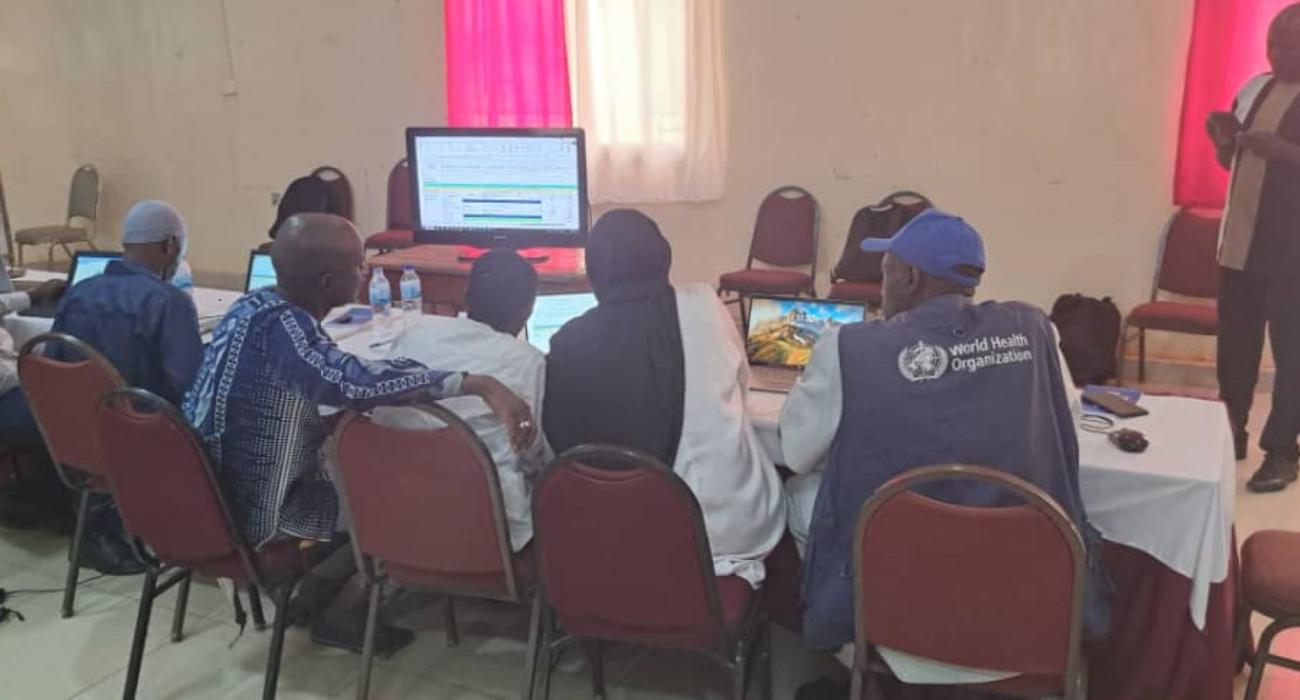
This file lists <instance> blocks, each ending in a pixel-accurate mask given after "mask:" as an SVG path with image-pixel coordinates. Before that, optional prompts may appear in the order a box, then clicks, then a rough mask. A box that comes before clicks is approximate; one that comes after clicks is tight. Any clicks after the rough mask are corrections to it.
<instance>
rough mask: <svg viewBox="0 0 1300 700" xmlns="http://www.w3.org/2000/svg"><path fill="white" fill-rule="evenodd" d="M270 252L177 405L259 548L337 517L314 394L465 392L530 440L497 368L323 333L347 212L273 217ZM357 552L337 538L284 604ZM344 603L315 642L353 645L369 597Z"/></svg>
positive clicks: (344, 279) (335, 301)
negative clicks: (276, 221)
mask: <svg viewBox="0 0 1300 700" xmlns="http://www.w3.org/2000/svg"><path fill="white" fill-rule="evenodd" d="M271 255H272V260H273V262H274V264H275V272H276V277H277V284H276V286H275V287H271V288H267V289H261V290H258V291H254V292H251V293H249V294H246V295H244V296H243V297H242V298H240V299H239V300H238V301H236V302H235V304H234V305H233V306H232V307H231V308H230V311H229V312H228V313H227V314H226V317H225V318H224V319H222V321H221V324H220V325H219V326H218V327H217V329H216V333H215V334H214V336H213V339H212V343H211V344H210V345H209V346H208V348H207V351H206V354H205V356H204V359H203V366H202V368H201V369H200V370H199V376H198V378H197V379H196V380H195V383H194V387H193V388H192V389H191V390H190V392H189V394H187V395H186V398H185V414H186V416H187V417H188V418H189V420H190V422H191V423H192V424H193V425H194V426H195V427H196V428H197V429H198V431H199V433H200V434H201V435H202V436H203V439H204V441H205V443H206V445H207V448H208V450H209V452H210V453H211V455H212V458H213V462H214V463H215V464H216V468H217V470H218V473H219V475H220V478H221V479H222V481H223V482H224V485H225V487H226V492H227V494H228V495H229V497H230V498H231V500H232V508H233V510H234V516H235V518H236V520H238V521H239V525H240V527H241V529H242V530H243V533H244V536H245V537H246V538H247V539H248V541H249V542H250V544H252V545H253V546H254V547H255V548H256V547H261V546H263V545H265V544H266V543H267V542H269V541H271V540H273V539H276V538H281V537H295V538H301V539H307V540H330V539H333V538H334V534H335V532H336V531H337V530H338V528H339V505H338V500H337V497H336V495H335V492H334V487H333V485H332V484H331V483H330V481H329V478H328V476H327V474H326V471H325V469H324V460H325V457H324V455H323V451H324V447H325V443H326V440H327V439H328V437H329V435H330V431H331V429H332V428H333V421H332V420H331V419H330V418H328V417H324V416H322V415H321V412H320V408H321V407H322V406H329V407H337V408H346V409H357V410H368V409H370V408H373V407H375V406H380V405H393V404H401V403H406V402H409V401H411V400H415V399H419V398H435V399H439V398H445V397H449V396H458V395H463V394H467V395H474V396H478V397H479V398H481V399H483V400H484V401H485V402H486V403H487V405H488V406H489V407H490V408H491V409H492V412H493V413H495V414H496V415H497V416H498V417H499V418H500V419H501V420H502V421H503V422H504V423H505V424H506V426H507V427H508V428H509V430H510V433H511V439H512V444H513V445H514V446H515V448H516V449H518V448H519V447H520V446H524V445H529V444H531V443H532V441H533V438H534V436H535V434H536V427H535V426H534V422H533V418H532V415H531V413H530V411H529V409H528V406H527V404H525V403H524V402H523V401H521V400H520V399H519V398H518V397H517V396H515V395H514V394H513V393H511V392H510V390H509V389H507V388H505V386H504V385H502V384H501V383H500V382H498V381H496V380H495V379H492V378H491V377H488V376H485V375H468V374H465V373H462V372H447V371H442V370H433V369H428V368H427V367H425V366H424V365H422V364H420V363H418V362H414V361H411V360H401V359H398V360H388V361H368V360H363V359H361V358H358V357H356V356H354V355H351V354H348V353H346V352H344V351H342V350H340V349H339V348H338V346H336V345H335V344H334V342H333V341H332V340H331V339H330V338H329V336H328V335H326V333H325V331H324V329H323V328H322V327H321V325H320V322H321V320H322V319H324V318H325V315H326V314H328V313H329V312H330V311H331V310H332V309H334V308H336V307H339V306H342V305H344V304H348V303H352V302H353V301H355V300H356V296H357V291H358V289H359V288H360V286H361V284H362V281H363V279H364V277H363V269H362V267H363V262H364V251H363V248H362V244H361V238H360V236H359V235H357V231H356V229H355V228H353V226H352V224H350V223H349V222H348V221H347V220H345V219H342V218H340V217H337V216H334V215H331V214H300V215H297V216H294V217H292V218H290V219H289V220H287V221H286V222H285V223H284V225H283V226H281V228H280V231H279V235H277V236H276V239H275V243H274V245H273V247H272V249H271ZM336 542H337V540H336ZM352 561H353V560H352V557H351V554H350V553H349V552H347V551H346V550H338V551H336V553H335V554H334V555H331V556H330V559H329V560H328V561H326V562H325V564H323V565H322V567H319V568H318V569H317V570H316V571H314V572H313V576H312V577H309V579H308V580H307V581H304V586H303V588H302V589H301V590H300V592H299V599H298V601H297V602H296V603H295V608H297V609H298V610H299V612H298V613H291V614H292V615H295V616H296V615H298V614H300V613H301V612H305V611H313V612H316V611H317V609H318V608H319V607H320V606H322V605H324V604H325V602H326V601H327V600H328V599H330V598H333V597H334V594H335V593H336V592H337V591H338V590H339V588H340V587H341V586H342V585H343V583H344V582H346V580H347V579H348V578H349V576H350V575H351V573H352V570H353V567H352ZM346 607H347V606H346V604H345V605H334V606H331V609H330V610H329V611H326V614H325V615H321V616H319V617H317V619H316V621H315V622H314V623H313V637H314V638H315V639H317V641H320V642H322V643H326V644H331V645H335V646H343V647H346V648H354V647H359V639H360V636H361V628H360V626H359V625H356V623H358V622H360V620H361V619H363V618H364V607H361V608H357V607H355V606H353V608H352V609H351V610H347V609H346ZM340 608H342V609H341V610H340ZM351 613H360V616H357V615H352V614H351ZM339 618H343V619H344V621H343V622H340V621H339ZM348 618H356V619H348ZM331 626H333V627H331ZM402 633H404V634H402ZM409 640H410V633H409V632H405V631H404V630H394V629H392V628H386V627H385V628H381V630H380V633H379V635H378V637H377V641H376V643H377V648H378V649H379V650H380V652H381V653H388V652H391V651H392V650H394V649H395V648H398V647H400V646H403V645H404V644H405V643H407V642H409Z"/></svg>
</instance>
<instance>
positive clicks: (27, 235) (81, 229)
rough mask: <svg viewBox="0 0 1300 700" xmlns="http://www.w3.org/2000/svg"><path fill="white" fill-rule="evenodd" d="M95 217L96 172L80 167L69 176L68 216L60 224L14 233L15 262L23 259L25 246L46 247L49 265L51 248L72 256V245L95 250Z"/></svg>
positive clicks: (52, 254) (97, 198)
mask: <svg viewBox="0 0 1300 700" xmlns="http://www.w3.org/2000/svg"><path fill="white" fill-rule="evenodd" d="M98 216H99V171H98V170H96V169H95V166H93V165H83V166H81V167H80V168H77V171H76V172H75V173H73V174H72V186H71V187H70V188H69V190H68V216H67V220H66V221H64V222H63V223H62V224H56V225H53V226H35V227H32V228H25V229H21V230H19V231H16V232H15V233H14V242H15V243H17V244H18V262H19V263H21V262H22V259H23V247H24V246H29V245H44V246H48V249H47V251H46V254H47V256H48V257H49V260H50V262H54V247H55V246H59V247H61V248H63V252H65V253H67V254H68V257H72V249H71V248H69V247H68V246H69V245H70V244H73V243H85V244H86V245H89V246H90V247H91V248H94V247H95V244H94V242H93V240H92V239H93V238H94V235H95V220H96V219H97V218H98Z"/></svg>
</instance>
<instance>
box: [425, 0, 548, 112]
mask: <svg viewBox="0 0 1300 700" xmlns="http://www.w3.org/2000/svg"><path fill="white" fill-rule="evenodd" d="M443 14H444V18H445V31H446V45H447V125H448V126H466V127H486V126H501V127H510V126H517V127H568V126H572V125H573V108H572V106H571V103H570V100H569V67H568V57H567V55H566V53H565V46H564V0H446V2H445V3H444V5H443Z"/></svg>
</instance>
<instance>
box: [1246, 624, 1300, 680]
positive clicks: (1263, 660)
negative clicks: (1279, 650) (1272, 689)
mask: <svg viewBox="0 0 1300 700" xmlns="http://www.w3.org/2000/svg"><path fill="white" fill-rule="evenodd" d="M1293 625H1294V621H1283V620H1274V621H1273V622H1272V623H1270V624H1269V626H1268V627H1265V628H1264V632H1263V633H1262V634H1260V635H1259V648H1257V649H1256V650H1255V659H1254V661H1251V663H1250V682H1249V683H1247V684H1246V694H1245V695H1243V696H1242V700H1255V696H1256V695H1258V694H1259V684H1260V681H1262V680H1263V678H1264V666H1265V665H1267V664H1268V656H1269V650H1270V649H1271V648H1272V646H1273V638H1274V637H1276V636H1277V634H1278V632H1281V631H1282V630H1284V629H1287V628H1288V627H1291V626H1293Z"/></svg>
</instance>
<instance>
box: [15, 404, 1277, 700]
mask: <svg viewBox="0 0 1300 700" xmlns="http://www.w3.org/2000/svg"><path fill="white" fill-rule="evenodd" d="M1261 406H1262V404H1261ZM1257 413H1259V414H1260V417H1262V412H1257ZM1252 433H1254V434H1256V435H1258V434H1259V429H1258V426H1256V427H1255V429H1254V430H1252ZM1259 459H1260V455H1258V454H1257V453H1256V452H1255V451H1253V450H1252V454H1251V458H1250V459H1249V460H1247V461H1246V462H1243V463H1241V464H1240V465H1239V466H1238V482H1239V485H1240V484H1244V482H1245V480H1246V479H1247V478H1249V476H1250V473H1251V470H1253V468H1254V467H1255V466H1256V465H1257V464H1258V461H1259ZM1264 528H1288V529H1297V530H1300V488H1296V487H1292V488H1290V489H1288V490H1286V491H1284V492H1282V493H1279V494H1270V495H1254V494H1249V493H1247V492H1245V490H1244V489H1243V488H1239V489H1238V497H1237V534H1238V537H1239V538H1240V539H1242V540H1244V539H1245V538H1246V537H1247V536H1249V535H1250V533H1252V532H1254V531H1256V530H1260V529H1264ZM65 542H66V541H65V539H64V538H59V537H54V536H49V535H42V534H34V533H26V532H15V531H3V530H0V588H5V589H8V590H10V591H13V590H27V589H38V590H49V589H58V588H60V587H61V585H62V576H63V571H64V569H63V567H64V561H65V558H64V557H65V546H66V544H65ZM138 588H139V579H138V578H130V579H112V578H105V579H99V580H96V581H94V582H92V583H89V584H87V585H83V586H82V588H81V589H80V591H79V593H78V599H77V614H76V616H75V617H73V618H72V619H69V620H63V619H61V618H60V617H59V601H60V596H59V595H58V594H57V593H19V594H17V595H15V596H14V597H13V598H12V599H11V600H10V602H9V605H10V606H11V607H13V608H15V609H17V610H18V611H20V612H21V613H22V614H23V615H24V616H25V617H26V621H25V622H18V621H11V622H7V623H4V624H3V625H0V698H4V699H5V700H9V699H11V698H12V699H16V700H45V699H57V700H61V699H64V698H84V699H96V700H98V699H100V698H116V697H120V696H121V693H122V682H123V677H124V668H125V666H126V660H127V652H128V648H129V644H130V637H131V630H132V628H133V625H134V623H135V617H136V609H137V601H138ZM173 600H174V594H170V593H169V594H168V595H167V596H165V597H164V598H163V599H161V600H160V601H159V603H158V606H157V607H156V608H155V613H154V616H153V619H152V623H151V625H150V631H149V641H148V645H147V653H146V655H145V659H144V668H143V673H142V679H141V689H140V693H139V697H141V698H149V699H151V700H152V699H154V698H186V699H187V700H188V699H190V698H195V699H197V698H246V697H256V696H257V695H258V694H259V693H260V689H261V682H262V672H263V668H264V665H265V661H266V645H267V641H268V639H269V637H270V633H269V631H268V632H256V631H254V630H253V629H252V626H251V625H250V626H249V627H248V629H247V630H245V631H244V632H243V634H242V635H241V634H240V633H239V630H238V628H237V627H235V625H234V623H233V622H232V619H231V618H232V616H231V614H230V612H229V610H230V608H229V604H228V603H227V602H226V601H225V599H224V597H223V596H222V593H221V591H220V589H219V588H217V587H216V586H214V585H211V584H208V583H203V584H199V583H197V582H196V585H195V586H194V590H193V592H192V594H191V598H190V613H189V616H188V620H187V624H186V627H187V630H186V631H187V634H186V637H185V639H184V641H182V642H181V643H179V644H173V643H172V642H171V641H170V640H169V636H168V631H169V628H170V623H171V612H172V609H171V606H172V604H173ZM267 609H268V614H269V610H270V605H269V602H268V604H267ZM459 610H460V611H461V644H460V646H458V647H448V646H447V645H446V642H445V637H444V635H443V632H442V629H441V617H442V616H441V611H440V608H438V607H436V606H435V607H433V608H428V609H423V610H418V611H416V612H415V613H413V614H412V615H410V616H409V617H408V618H407V619H405V620H403V622H404V623H405V624H409V625H413V626H417V627H419V628H421V631H420V633H419V637H418V638H417V640H416V642H415V643H414V644H413V645H411V646H410V647H408V648H407V649H405V650H403V651H402V652H400V653H399V654H397V655H396V656H395V657H394V658H392V659H389V660H385V661H382V662H380V663H379V664H377V666H376V673H375V676H374V681H373V685H372V692H371V697H373V698H435V699H445V700H471V699H495V698H513V697H518V691H519V688H520V683H521V678H522V674H523V665H524V648H525V643H526V639H527V632H528V630H527V625H528V620H527V615H526V612H525V611H523V610H522V609H514V608H512V607H510V606H505V605H498V604H492V605H472V606H470V605H462V606H460V608H459ZM1262 627H1263V622H1262V621H1261V620H1256V621H1255V629H1256V632H1258V630H1260V629H1262ZM1278 649H1279V651H1281V652H1282V653H1287V652H1290V653H1291V654H1293V655H1295V656H1298V657H1300V632H1297V633H1293V634H1291V635H1286V636H1283V637H1282V638H1281V640H1280V641H1279V647H1278ZM774 655H775V659H776V663H775V667H774V673H773V676H774V681H775V691H776V692H775V696H774V697H776V698H778V699H786V698H791V697H793V695H794V690H795V688H797V687H798V686H799V684H801V683H803V682H804V681H806V680H809V679H812V678H815V677H817V676H818V675H820V674H821V673H822V672H823V671H824V670H825V669H828V668H831V664H832V663H833V662H830V661H829V660H828V659H826V658H824V657H820V656H818V655H814V654H808V653H805V652H803V651H802V650H801V649H800V648H799V645H798V640H797V639H796V638H794V637H793V636H792V635H790V634H787V633H785V632H783V631H778V632H777V635H776V638H775V649H774ZM358 676H359V657H357V656H355V655H352V654H348V653H346V652H341V651H336V650H330V649H324V648H321V647H318V646H315V645H313V644H311V643H310V640H309V639H308V637H307V635H306V633H305V632H304V631H302V630H297V629H295V630H290V632H289V634H288V638H287V640H286V643H285V654H284V666H283V671H282V675H281V677H280V694H279V697H281V698H286V699H292V698H349V697H352V696H353V694H354V693H355V692H356V683H357V679H358ZM607 677H608V678H609V679H610V681H611V683H610V691H611V692H610V696H611V697H612V698H615V699H632V698H722V697H725V688H726V678H725V676H724V675H723V674H722V673H721V672H718V671H716V670H714V669H713V667H712V666H711V665H710V664H708V663H707V662H703V661H701V660H699V659H696V658H694V657H692V656H690V655H681V654H669V653H660V652H656V653H650V652H646V651H642V650H637V649H631V648H616V649H614V650H613V651H612V652H611V657H610V659H609V661H608V662H607ZM1264 680H1265V682H1264V689H1263V693H1262V694H1261V697H1263V698H1268V699H1270V700H1280V699H1282V698H1296V697H1300V673H1294V672H1290V671H1287V670H1284V669H1280V668H1277V667H1269V670H1268V672H1267V674H1266V675H1265V679H1264ZM588 683H589V681H588V675H587V669H586V667H585V664H584V662H583V661H582V660H581V658H580V656H579V655H574V654H571V655H569V656H567V657H566V658H565V660H564V661H563V662H562V663H561V666H560V668H559V670H558V672H557V674H556V679H555V683H554V685H553V693H552V697H554V698H561V699H565V700H567V699H569V698H581V697H590V686H589V685H588ZM1244 687H1245V676H1244V675H1243V676H1242V677H1240V678H1239V679H1238V696H1240V694H1241V692H1242V691H1243V690H1244Z"/></svg>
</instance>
